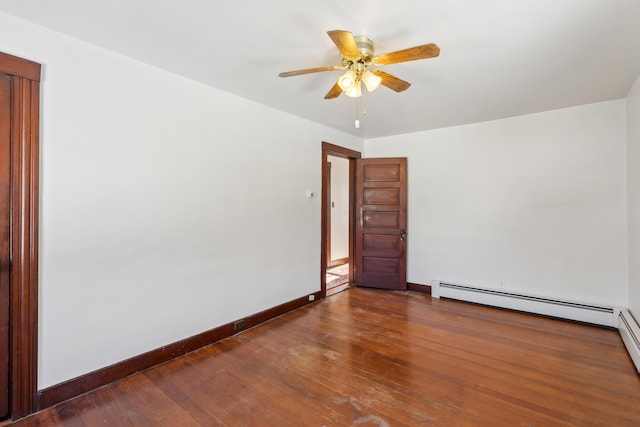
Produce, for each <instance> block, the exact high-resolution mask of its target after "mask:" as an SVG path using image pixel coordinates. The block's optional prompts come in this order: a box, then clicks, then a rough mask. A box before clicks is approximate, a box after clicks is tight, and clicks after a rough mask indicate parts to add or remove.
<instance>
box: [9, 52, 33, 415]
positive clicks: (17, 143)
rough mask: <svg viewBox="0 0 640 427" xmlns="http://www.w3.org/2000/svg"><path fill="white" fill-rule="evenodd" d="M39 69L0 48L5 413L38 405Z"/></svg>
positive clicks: (30, 409)
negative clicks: (4, 100)
mask: <svg viewBox="0 0 640 427" xmlns="http://www.w3.org/2000/svg"><path fill="white" fill-rule="evenodd" d="M40 71H41V66H40V64H38V63H35V62H32V61H29V60H26V59H22V58H18V57H15V56H12V55H8V54H5V53H2V52H0V73H3V74H6V75H9V76H10V77H11V88H10V98H11V99H10V102H11V124H10V126H11V140H10V145H11V170H10V172H9V173H10V180H11V184H10V185H11V211H10V212H9V214H10V215H11V231H10V233H11V235H10V240H11V242H10V244H11V278H10V284H9V295H10V296H9V312H10V318H9V322H10V326H9V335H10V339H9V354H10V362H9V365H10V372H9V376H10V383H11V384H10V402H9V410H10V414H9V418H10V419H16V418H21V417H24V416H26V415H29V414H31V413H33V412H35V411H36V410H37V409H38V401H37V400H38V399H37V396H38V382H37V375H38V363H37V360H38V359H37V356H38V199H39V171H40V158H39V149H38V139H39V131H40Z"/></svg>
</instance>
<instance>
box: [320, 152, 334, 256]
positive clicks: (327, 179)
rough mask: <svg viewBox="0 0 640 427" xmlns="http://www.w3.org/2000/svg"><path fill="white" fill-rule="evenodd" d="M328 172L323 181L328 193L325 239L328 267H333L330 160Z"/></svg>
mask: <svg viewBox="0 0 640 427" xmlns="http://www.w3.org/2000/svg"><path fill="white" fill-rule="evenodd" d="M326 164H327V171H326V173H325V174H324V179H325V180H324V181H322V185H323V186H324V187H323V188H325V189H326V192H327V200H326V203H327V212H326V215H327V218H326V221H327V233H326V234H325V237H326V239H327V243H326V245H327V266H331V215H332V214H333V206H331V198H332V194H331V162H330V161H329V160H327V163H326Z"/></svg>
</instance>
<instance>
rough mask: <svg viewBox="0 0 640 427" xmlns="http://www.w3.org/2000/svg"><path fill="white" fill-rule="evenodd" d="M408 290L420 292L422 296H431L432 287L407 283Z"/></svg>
mask: <svg viewBox="0 0 640 427" xmlns="http://www.w3.org/2000/svg"><path fill="white" fill-rule="evenodd" d="M407 290H408V291H415V292H420V293H422V294H427V295H431V286H430V285H420V284H418V283H409V282H407Z"/></svg>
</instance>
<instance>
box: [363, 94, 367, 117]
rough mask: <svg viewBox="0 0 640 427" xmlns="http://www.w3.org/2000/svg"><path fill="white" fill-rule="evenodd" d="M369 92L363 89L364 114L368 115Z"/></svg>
mask: <svg viewBox="0 0 640 427" xmlns="http://www.w3.org/2000/svg"><path fill="white" fill-rule="evenodd" d="M367 92H368V90H365V91H363V94H364V98H363V100H362V103H363V106H362V115H363V116H366V115H367Z"/></svg>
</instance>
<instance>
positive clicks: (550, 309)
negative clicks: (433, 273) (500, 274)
mask: <svg viewBox="0 0 640 427" xmlns="http://www.w3.org/2000/svg"><path fill="white" fill-rule="evenodd" d="M434 285H435V287H434ZM431 287H432V289H434V291H435V292H432V294H433V295H434V296H436V297H441V298H450V299H455V300H459V301H467V302H473V303H477V304H483V305H490V306H493V307H500V308H507V309H511V310H517V311H524V312H527V313H534V314H541V315H544V316H551V317H558V318H561V319H569V320H575V321H578V322H585V323H591V324H594V325H601V326H607V327H610V328H617V326H618V325H617V321H616V318H615V316H614V309H613V308H612V307H602V306H596V305H589V304H581V303H576V302H569V301H560V300H554V299H549V298H541V297H535V296H530V295H521V294H515V293H511V292H506V291H500V290H492V289H483V288H476V287H471V286H467V285H459V284H453V283H444V282H437V281H435V282H432V286H431ZM436 288H437V289H436Z"/></svg>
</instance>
